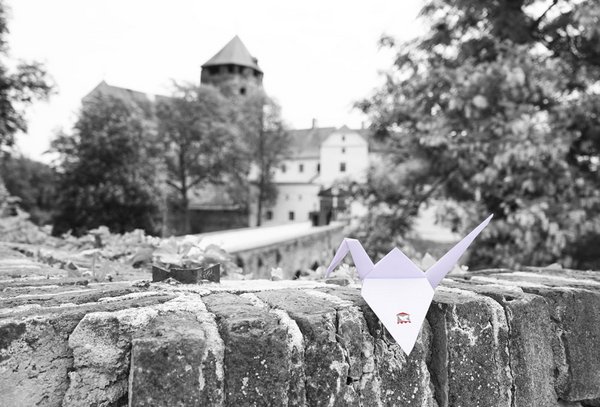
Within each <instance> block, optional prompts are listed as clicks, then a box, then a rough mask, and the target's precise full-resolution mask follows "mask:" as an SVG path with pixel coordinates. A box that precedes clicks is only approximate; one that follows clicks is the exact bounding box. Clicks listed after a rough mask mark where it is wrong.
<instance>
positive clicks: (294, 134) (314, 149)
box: [288, 126, 375, 158]
mask: <svg viewBox="0 0 600 407" xmlns="http://www.w3.org/2000/svg"><path fill="white" fill-rule="evenodd" d="M338 131H340V132H350V131H351V132H356V133H358V134H360V135H361V136H362V137H363V138H364V139H365V140H367V142H368V143H369V149H370V150H373V147H374V144H375V143H374V141H373V140H372V139H371V137H369V130H368V129H360V130H355V129H349V128H348V127H346V126H342V127H340V128H339V129H338V128H335V127H313V128H310V129H299V130H288V133H289V135H290V150H291V151H290V157H292V158H319V157H320V154H321V144H323V142H324V141H325V139H326V138H327V137H329V136H330V135H331V134H333V133H335V132H338Z"/></svg>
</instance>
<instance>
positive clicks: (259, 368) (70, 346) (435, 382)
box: [0, 256, 600, 407]
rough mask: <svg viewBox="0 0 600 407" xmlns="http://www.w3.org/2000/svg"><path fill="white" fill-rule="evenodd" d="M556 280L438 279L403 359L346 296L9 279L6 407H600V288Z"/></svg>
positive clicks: (354, 293)
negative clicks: (420, 326)
mask: <svg viewBox="0 0 600 407" xmlns="http://www.w3.org/2000/svg"><path fill="white" fill-rule="evenodd" d="M17 258H18V256H17ZM559 271H560V270H559ZM556 273H558V271H557V270H554V271H552V272H550V271H546V270H540V271H537V270H535V271H529V272H527V273H523V272H517V273H512V272H507V271H502V272H501V273H500V272H498V270H495V271H494V272H489V273H479V272H476V273H473V274H472V275H466V274H461V275H453V276H452V279H446V280H444V283H443V286H442V287H440V288H439V290H438V292H437V295H436V297H435V299H434V302H433V304H432V306H431V309H430V312H429V314H428V316H427V320H426V321H425V324H424V326H423V329H422V332H421V335H420V337H419V339H418V342H417V344H416V346H415V348H414V350H413V352H412V353H411V354H410V356H406V355H405V354H404V353H403V352H402V351H401V350H400V348H399V347H398V345H396V344H395V342H394V341H393V339H392V338H391V337H390V336H389V334H388V333H387V331H386V330H385V328H384V327H383V326H382V324H381V323H380V322H379V320H378V319H377V317H376V315H375V314H374V313H373V312H372V311H371V309H370V308H369V306H368V305H367V304H366V303H365V301H364V300H363V299H362V297H361V296H360V290H359V289H358V288H357V287H355V286H347V287H340V286H336V285H331V284H323V283H319V282H307V281H295V282H293V281H278V282H270V281H269V282H267V281H237V282H232V281H224V282H222V283H221V284H206V285H202V286H195V285H177V286H171V285H167V284H162V283H159V284H135V285H129V284H130V283H117V284H115V283H108V284H90V285H89V287H85V286H77V285H73V284H67V285H59V284H58V283H57V282H58V281H61V280H60V279H43V281H44V282H43V283H40V281H42V280H40V279H37V280H35V279H34V280H31V284H29V283H28V282H27V281H26V280H9V281H4V282H2V284H5V285H4V286H2V291H0V394H1V395H2V396H1V401H0V404H1V405H3V406H4V405H7V406H25V405H27V406H28V405H48V406H60V405H65V406H70V405H78V406H79V405H81V406H124V405H127V404H128V403H129V404H131V405H178V404H179V405H181V404H187V405H194V404H196V405H224V406H245V405H287V406H304V405H311V406H312V405H332V406H335V405H338V406H342V405H344V406H345V405H350V406H352V405H363V406H382V405H390V406H422V405H424V406H432V407H434V406H438V405H439V407H442V406H477V405H480V406H484V405H485V406H509V405H510V406H511V407H512V406H515V407H519V406H551V407H552V406H554V407H560V406H580V407H588V406H589V407H593V406H597V405H598V400H600V393H599V389H600V373H598V372H600V358H598V356H597V355H598V354H600V341H599V340H598V338H600V316H599V315H600V312H599V311H600V291H599V290H597V289H596V288H595V285H594V284H593V282H594V281H597V280H596V279H592V278H590V279H589V281H591V282H592V283H591V284H589V281H588V279H587V277H586V276H587V274H588V273H585V272H576V271H572V270H569V271H568V275H567V274H565V275H561V274H556ZM573 280H575V281H573ZM584 287H588V288H584ZM28 290H30V291H29V292H28ZM203 301H205V302H206V304H207V307H208V310H207V307H205V305H204V302H203ZM213 314H214V315H213Z"/></svg>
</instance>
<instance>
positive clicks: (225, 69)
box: [208, 64, 261, 78]
mask: <svg viewBox="0 0 600 407" xmlns="http://www.w3.org/2000/svg"><path fill="white" fill-rule="evenodd" d="M208 73H209V74H210V75H219V74H223V73H230V74H245V73H251V74H252V76H254V77H256V78H259V77H260V75H261V74H260V72H258V71H257V70H254V69H252V68H248V67H244V66H240V65H232V64H229V65H214V66H209V67H208Z"/></svg>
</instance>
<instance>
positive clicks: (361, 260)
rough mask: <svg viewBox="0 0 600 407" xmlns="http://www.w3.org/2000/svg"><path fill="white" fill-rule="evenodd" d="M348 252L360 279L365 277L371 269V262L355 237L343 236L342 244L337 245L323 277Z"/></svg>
mask: <svg viewBox="0 0 600 407" xmlns="http://www.w3.org/2000/svg"><path fill="white" fill-rule="evenodd" d="M348 252H350V255H351V256H352V260H354V265H355V266H356V271H358V275H359V276H360V278H361V279H363V278H365V276H366V275H367V274H369V272H370V271H371V270H373V262H372V261H371V259H370V258H369V255H368V254H367V252H366V251H365V249H364V248H363V247H362V245H361V244H360V242H359V241H358V240H356V239H349V238H344V240H342V244H340V247H338V249H337V252H336V253H335V256H334V257H333V260H331V264H330V265H329V267H327V271H326V272H325V277H327V276H328V275H329V273H331V272H332V271H333V270H334V269H335V268H336V267H337V266H338V265H339V264H340V263H341V262H342V260H343V259H344V257H346V255H347V254H348Z"/></svg>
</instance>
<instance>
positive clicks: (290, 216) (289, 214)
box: [288, 211, 294, 220]
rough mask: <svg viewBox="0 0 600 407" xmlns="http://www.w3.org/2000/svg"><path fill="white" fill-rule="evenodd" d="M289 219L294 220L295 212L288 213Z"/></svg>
mask: <svg viewBox="0 0 600 407" xmlns="http://www.w3.org/2000/svg"><path fill="white" fill-rule="evenodd" d="M288 219H289V220H294V211H290V212H289V213H288Z"/></svg>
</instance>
